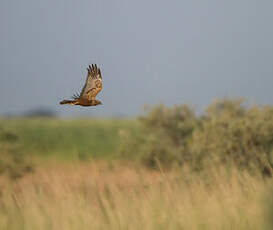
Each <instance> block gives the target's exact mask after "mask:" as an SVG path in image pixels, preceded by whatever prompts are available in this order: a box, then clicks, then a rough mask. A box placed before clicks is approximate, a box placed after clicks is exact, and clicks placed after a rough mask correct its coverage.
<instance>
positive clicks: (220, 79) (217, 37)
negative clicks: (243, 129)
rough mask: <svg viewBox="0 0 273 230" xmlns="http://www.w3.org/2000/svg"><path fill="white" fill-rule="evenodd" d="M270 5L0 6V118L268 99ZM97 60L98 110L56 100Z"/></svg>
mask: <svg viewBox="0 0 273 230" xmlns="http://www.w3.org/2000/svg"><path fill="white" fill-rule="evenodd" d="M272 12H273V1H272V0H262V1H261V0H226V1H221V0H195V1H192V0H176V1H166V0H162V1H161V0H153V1H149V0H145V1H144V0H137V1H130V0H97V1H94V0H93V1H92V0H80V1H75V0H25V1H20V0H1V1H0V33H1V39H0V105H1V106H0V114H7V113H22V112H24V111H27V110H29V109H33V108H38V107H45V108H50V109H53V110H55V111H56V112H58V113H59V114H60V115H69V116H70V115H75V116H77V115H95V116H112V115H114V116H116V115H134V114H137V113H140V111H141V108H142V106H143V105H144V104H155V103H159V102H162V103H165V104H166V105H173V104H181V103H190V104H192V105H193V106H195V107H196V108H198V109H200V108H203V107H204V106H206V105H207V104H208V103H210V102H211V101H212V100H213V99H214V98H217V97H223V96H242V97H245V98H247V99H248V100H249V102H254V103H267V104H272V103H273V89H272V87H273V30H272V28H273V25H272V24H273V13H272ZM91 63H97V64H98V65H99V66H100V67H101V70H102V74H103V90H102V91H101V93H100V94H99V96H98V98H99V99H100V100H102V101H103V105H102V106H97V107H77V106H73V107H68V106H60V105H59V104H58V103H59V101H60V100H62V99H64V98H69V97H70V96H72V95H73V93H75V92H77V91H80V90H81V87H82V86H83V84H84V81H85V78H86V67H87V65H88V64H91Z"/></svg>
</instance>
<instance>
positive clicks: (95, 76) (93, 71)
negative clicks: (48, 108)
mask: <svg viewBox="0 0 273 230" xmlns="http://www.w3.org/2000/svg"><path fill="white" fill-rule="evenodd" d="M87 71H88V73H87V77H86V82H85V85H84V87H83V88H82V91H81V93H80V94H75V95H74V96H73V99H72V100H63V101H61V102H60V104H61V105H63V104H68V105H81V106H96V105H100V104H102V103H101V101H99V100H96V99H95V97H96V96H97V94H98V93H99V92H100V91H101V89H102V77H101V72H100V69H99V68H98V67H97V65H93V64H92V67H91V66H89V68H88V69H87Z"/></svg>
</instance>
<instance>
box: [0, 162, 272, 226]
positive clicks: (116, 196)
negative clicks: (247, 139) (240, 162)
mask: <svg viewBox="0 0 273 230" xmlns="http://www.w3.org/2000/svg"><path fill="white" fill-rule="evenodd" d="M209 174H210V176H211V177H210V181H208V180H204V179H203V178H204V177H203V176H201V175H200V174H190V173H189V172H187V171H186V170H185V171H182V172H181V173H178V172H177V171H176V172H170V171H169V172H168V173H167V172H165V171H161V172H159V171H150V170H145V168H138V167H135V166H133V165H131V166H124V165H119V164H115V165H113V164H110V163H108V164H105V163H103V162H100V163H99V162H96V163H88V164H86V163H77V164H73V165H68V164H66V165H63V164H60V163H59V164H58V166H47V167H45V168H43V167H42V168H39V169H37V170H36V172H35V173H34V174H33V175H30V174H28V175H26V176H25V177H24V178H22V179H21V180H19V181H17V182H16V183H13V184H10V185H9V186H7V183H6V184H5V186H4V187H3V181H1V187H2V189H1V197H0V229H3V230H6V229H8V230H13V229H14V230H17V229H22V230H24V229H27V230H32V229H33V230H34V229H35V230H36V229H39V230H55V229H56V230H59V229H66V230H70V229H82V230H84V229H94V230H96V229H110V230H111V229H132V230H133V229H149V230H152V229H156V230H157V229H174V230H175V229H192V230H194V229H202V230H203V229H235V230H236V229H238V230H243V229H246V230H251V229H253V230H256V229H272V226H273V225H272V214H273V213H272V206H271V205H272V204H271V205H270V203H269V202H268V201H269V200H270V199H271V200H272V190H271V189H272V183H271V182H272V181H269V180H266V181H264V180H263V179H262V178H260V177H253V176H249V174H248V173H247V172H241V171H236V170H234V171H232V172H227V171H225V170H224V168H221V167H220V168H211V169H210V172H209ZM270 192H271V193H270ZM267 194H268V196H267ZM269 195H270V196H269ZM265 199H266V200H265Z"/></svg>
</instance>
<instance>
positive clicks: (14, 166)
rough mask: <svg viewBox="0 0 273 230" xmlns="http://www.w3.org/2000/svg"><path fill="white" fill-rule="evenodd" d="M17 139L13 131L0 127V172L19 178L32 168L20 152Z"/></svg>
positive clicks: (12, 177)
mask: <svg viewBox="0 0 273 230" xmlns="http://www.w3.org/2000/svg"><path fill="white" fill-rule="evenodd" d="M18 139H19V138H18V136H17V135H16V134H15V133H14V132H11V131H7V130H4V129H1V128H0V174H6V175H8V176H9V177H10V178H11V179H18V178H21V177H23V176H24V174H25V173H27V172H31V171H32V170H33V167H32V165H31V164H30V163H28V162H27V161H26V159H25V156H24V155H23V154H22V152H21V149H20V145H19V144H18Z"/></svg>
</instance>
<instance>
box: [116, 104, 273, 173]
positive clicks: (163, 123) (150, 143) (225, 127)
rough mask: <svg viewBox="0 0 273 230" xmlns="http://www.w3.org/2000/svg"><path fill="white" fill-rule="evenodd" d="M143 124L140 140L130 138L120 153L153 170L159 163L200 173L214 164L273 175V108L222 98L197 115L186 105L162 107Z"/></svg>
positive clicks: (159, 106)
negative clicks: (134, 158) (249, 105)
mask: <svg viewBox="0 0 273 230" xmlns="http://www.w3.org/2000/svg"><path fill="white" fill-rule="evenodd" d="M138 121H139V123H140V126H139V127H140V128H139V131H138V135H135V136H132V137H131V138H128V137H127V140H126V141H124V144H123V147H122V149H121V151H122V153H123V155H125V156H129V157H132V156H134V157H137V158H138V159H140V161H141V162H143V163H144V164H146V165H147V166H149V167H155V164H156V161H155V159H158V160H159V161H160V162H161V164H162V165H163V166H165V167H171V166H174V165H178V166H182V165H183V164H185V163H187V165H190V166H191V168H192V169H193V170H201V169H202V168H204V167H206V165H207V163H208V162H210V163H211V162H213V163H220V164H224V165H230V164H234V165H236V166H237V167H238V168H240V169H247V170H253V169H257V168H258V169H259V170H260V171H261V172H263V174H267V175H271V173H272V153H273V107H270V106H264V107H258V106H253V107H247V106H245V105H244V104H243V100H240V99H238V100H231V99H222V100H218V101H215V102H214V103H212V104H211V105H209V106H208V108H207V110H206V112H205V113H204V114H202V115H200V116H196V115H195V113H194V111H193V110H192V109H191V108H190V107H189V106H187V105H181V106H174V107H171V108H168V107H165V106H163V105H158V106H156V107H154V108H151V109H149V110H148V112H146V114H145V115H144V116H141V117H140V118H139V119H138Z"/></svg>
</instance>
